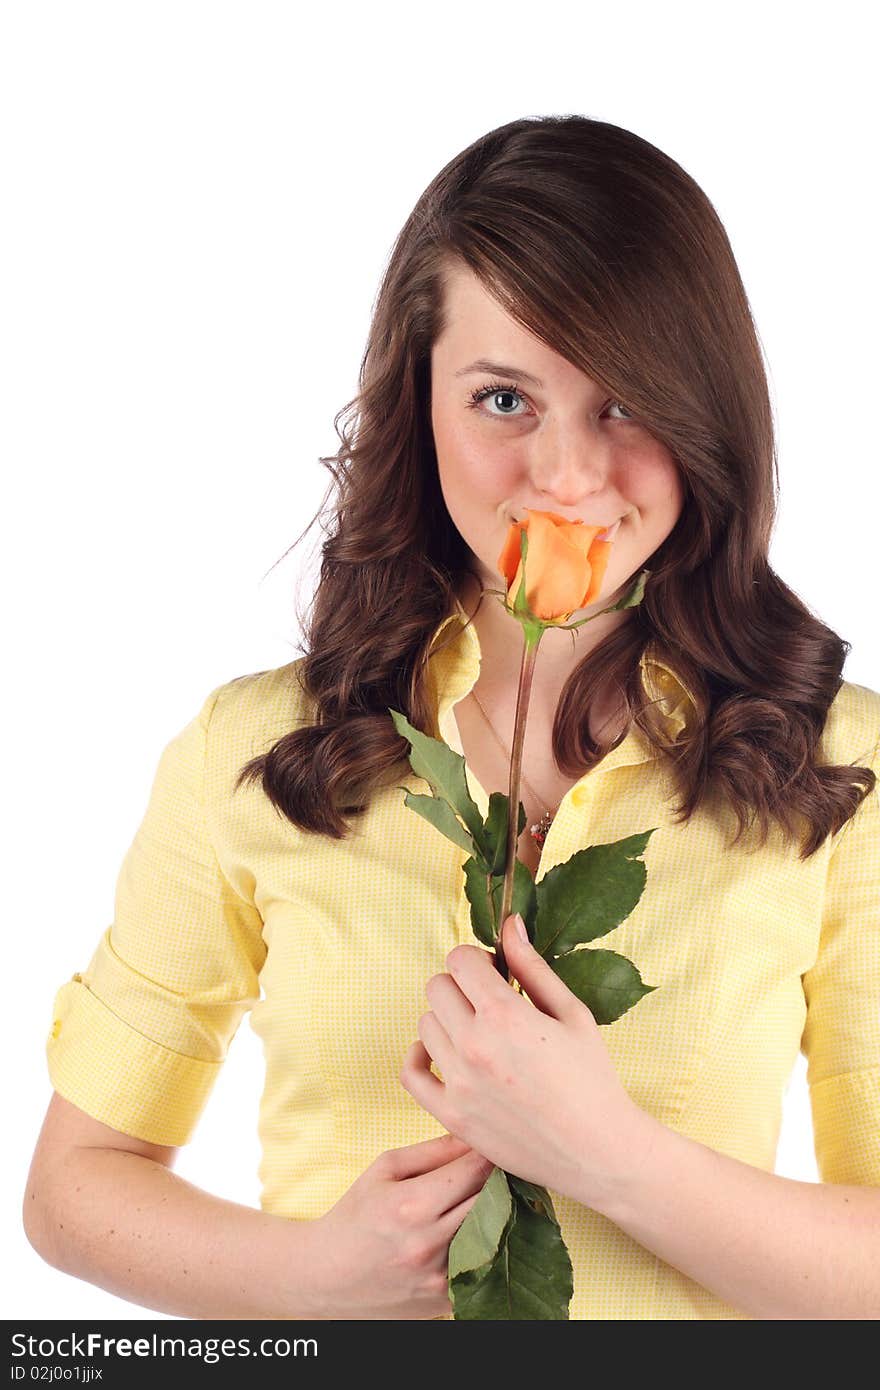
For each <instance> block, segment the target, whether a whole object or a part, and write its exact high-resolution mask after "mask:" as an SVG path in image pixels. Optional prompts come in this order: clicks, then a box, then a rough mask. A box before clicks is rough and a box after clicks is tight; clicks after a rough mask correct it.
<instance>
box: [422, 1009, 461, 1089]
mask: <svg viewBox="0 0 880 1390" xmlns="http://www.w3.org/2000/svg"><path fill="white" fill-rule="evenodd" d="M417 1028H418V1034H419V1037H420V1038H421V1040H422V1042H423V1043H424V1045H425V1050H426V1051H427V1053H428V1055H429V1057H430V1058H431V1061H432V1062H434V1063H435V1065H436V1066H438V1067H439V1068H440V1070H441V1072H442V1073H443V1076H444V1077H445V1076H447V1075H448V1074H449V1068H450V1066H451V1065H452V1063H453V1060H454V1058H455V1048H454V1047H453V1045H452V1041H451V1039H450V1037H449V1034H448V1033H447V1031H446V1029H445V1028H444V1027H443V1024H442V1023H441V1022H440V1020H439V1019H438V1017H437V1015H436V1014H434V1013H428V1014H422V1016H421V1018H420V1019H419V1021H418V1025H417Z"/></svg>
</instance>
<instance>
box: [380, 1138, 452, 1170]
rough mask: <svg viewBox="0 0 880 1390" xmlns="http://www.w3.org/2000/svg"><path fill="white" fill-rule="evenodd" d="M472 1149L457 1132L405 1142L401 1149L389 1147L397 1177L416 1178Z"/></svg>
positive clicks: (390, 1162)
mask: <svg viewBox="0 0 880 1390" xmlns="http://www.w3.org/2000/svg"><path fill="white" fill-rule="evenodd" d="M469 1150H470V1151H471V1152H473V1151H472V1150H471V1146H470V1144H466V1143H465V1141H464V1140H463V1139H459V1138H458V1136H457V1135H455V1134H438V1135H437V1137H436V1139H422V1140H420V1142H419V1143H417V1144H405V1145H404V1146H403V1148H400V1149H388V1150H386V1153H387V1155H388V1159H389V1166H390V1167H391V1168H392V1170H393V1176H394V1177H395V1178H396V1179H403V1178H414V1177H416V1176H418V1174H420V1173H429V1172H431V1171H432V1170H433V1169H434V1168H438V1167H439V1166H440V1165H441V1164H444V1163H450V1162H451V1161H452V1160H453V1159H457V1158H461V1157H462V1155H465V1154H467V1153H468V1151H469Z"/></svg>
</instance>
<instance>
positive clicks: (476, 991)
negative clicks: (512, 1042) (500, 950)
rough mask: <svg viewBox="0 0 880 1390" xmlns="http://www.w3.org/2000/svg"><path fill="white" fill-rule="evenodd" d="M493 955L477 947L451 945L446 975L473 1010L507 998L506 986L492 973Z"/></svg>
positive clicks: (498, 975)
mask: <svg viewBox="0 0 880 1390" xmlns="http://www.w3.org/2000/svg"><path fill="white" fill-rule="evenodd" d="M505 949H506V948H505ZM493 955H494V952H492V951H484V950H483V949H482V947H480V946H469V945H462V946H454V947H453V948H452V950H451V951H450V952H449V954H448V956H447V957H446V966H447V969H448V970H449V973H450V975H451V976H452V978H453V980H454V981H455V983H456V984H457V985H458V988H459V989H460V990H461V992H462V994H463V995H464V996H465V998H466V999H469V1000H470V1002H471V1003H472V1004H473V1006H474V1009H475V1010H478V1009H479V1008H480V1007H481V1006H482V1005H485V1004H487V1003H488V1002H489V1001H490V1000H492V999H495V1000H506V999H507V998H508V997H509V995H510V985H508V984H507V983H506V981H504V980H502V978H501V976H500V974H499V973H498V971H497V970H496V968H495V964H494V960H493Z"/></svg>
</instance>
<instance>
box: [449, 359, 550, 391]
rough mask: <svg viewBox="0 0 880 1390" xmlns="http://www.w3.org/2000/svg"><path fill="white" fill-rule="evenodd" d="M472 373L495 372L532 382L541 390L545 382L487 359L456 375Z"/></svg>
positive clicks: (516, 368) (499, 374)
mask: <svg viewBox="0 0 880 1390" xmlns="http://www.w3.org/2000/svg"><path fill="white" fill-rule="evenodd" d="M470 372H495V373H496V375H498V376H512V377H516V378H518V379H521V380H522V381H530V382H531V383H532V385H533V386H538V387H541V388H543V386H544V383H543V381H540V380H539V379H538V377H536V376H532V374H531V372H524V371H521V370H520V368H519V367H505V366H504V364H503V362H489V361H488V360H487V359H486V358H485V357H479V358H478V359H477V361H476V362H471V363H469V365H468V366H467V367H462V368H460V370H459V371H457V372H456V373H455V375H456V376H468V375H469V373H470Z"/></svg>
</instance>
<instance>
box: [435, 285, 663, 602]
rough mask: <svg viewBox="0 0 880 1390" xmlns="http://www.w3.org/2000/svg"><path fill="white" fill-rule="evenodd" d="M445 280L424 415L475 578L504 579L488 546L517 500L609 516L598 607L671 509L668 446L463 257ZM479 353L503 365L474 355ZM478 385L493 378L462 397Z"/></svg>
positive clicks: (592, 519) (498, 543)
mask: <svg viewBox="0 0 880 1390" xmlns="http://www.w3.org/2000/svg"><path fill="white" fill-rule="evenodd" d="M446 283H447V298H446V308H447V313H448V324H447V327H446V330H445V332H444V333H443V335H442V336H441V337H440V338H439V339H438V340H437V341H436V342H435V344H434V346H433V348H432V351H431V423H432V427H433V432H434V443H435V447H436V452H437V465H438V470H439V476H440V486H441V490H442V492H443V497H444V499H445V501H446V506H447V508H448V510H449V515H450V516H451V517H452V520H453V522H454V524H455V526H456V527H457V529H458V531H459V532H460V534H461V536H462V538H463V539H464V541H465V544H466V545H467V546H468V547H469V549H470V550H471V553H472V554H473V556H474V560H475V562H476V563H475V569H476V571H477V573H478V574H479V576H480V578H481V579H482V582H483V584H484V585H488V586H489V587H496V588H497V587H499V585H501V587H503V583H502V576H501V573H500V571H499V569H498V568H497V562H498V557H499V555H500V553H501V549H502V547H503V545H504V540H505V537H506V535H507V531H508V528H509V526H510V523H511V521H513V520H521V519H523V516H524V512H523V508H526V507H528V508H531V509H532V510H536V511H549V512H556V513H558V514H559V515H561V516H564V517H565V518H566V519H567V520H569V521H583V522H585V523H586V524H587V525H590V526H598V525H601V526H606V527H607V526H611V525H612V524H613V523H614V522H616V521H618V519H619V520H620V526H619V527H618V530H617V532H616V535H615V537H614V542H615V543H614V546H613V548H612V551H611V556H610V559H609V562H608V569H607V571H606V575H605V582H604V584H603V586H602V598H601V599H599V600H597V602H596V604H595V605H592V607H594V608H595V609H598V608H599V607H602V608H604V607H607V605H608V602H609V598H610V597H611V596H612V595H614V594H615V593H616V592H617V591H618V590H621V591H622V590H623V588H624V586H625V585H626V584H627V583H628V581H629V580H630V579H631V578H632V577H633V576H634V575H635V574H637V573H638V571H639V570H640V569H641V568H642V567H643V566H644V564H645V561H646V560H648V558H649V557H650V556H651V555H652V554H653V553H654V551H655V550H656V549H657V547H658V546H659V545H661V543H662V542H663V541H664V540H665V539H666V537H667V536H668V535H669V533H670V532H671V531H672V529H673V527H674V526H675V523H676V521H677V520H678V517H679V515H680V514H681V510H682V506H683V504H684V491H683V485H682V481H681V476H680V473H679V470H678V468H677V466H676V464H675V461H674V459H673V456H672V454H671V453H670V451H669V450H668V449H667V448H666V447H665V445H663V444H660V443H658V441H657V440H656V439H655V438H653V437H652V436H651V435H650V434H649V433H648V431H647V429H645V428H644V427H643V426H642V425H640V424H639V422H638V420H637V419H634V418H630V417H629V416H628V415H627V413H626V409H625V402H620V401H616V400H613V399H611V398H610V397H609V396H608V395H607V394H606V392H605V391H603V390H602V388H601V387H600V386H598V385H597V384H596V383H595V382H593V381H591V380H590V378H589V377H587V376H585V375H584V373H583V372H581V371H580V370H579V368H577V367H575V366H573V365H572V364H571V363H570V362H568V361H567V360H566V359H565V358H563V357H561V356H560V355H559V354H558V353H556V352H554V351H553V350H552V349H551V348H549V347H547V345H546V344H545V343H542V342H541V341H540V340H539V339H538V338H536V337H535V336H534V335H533V334H531V333H530V332H529V331H528V330H527V329H525V328H523V327H522V325H520V324H518V323H516V321H515V320H514V319H512V318H511V317H510V316H509V315H508V314H507V313H506V312H505V310H504V309H502V307H501V306H500V304H498V302H497V301H496V300H494V299H493V298H492V297H491V296H490V295H489V294H488V293H487V292H486V291H485V290H484V288H483V286H482V285H481V284H480V281H479V280H478V279H477V277H476V276H475V275H474V274H473V272H472V271H470V270H469V269H468V268H467V267H466V266H463V265H460V264H458V263H456V264H455V266H454V268H453V269H451V270H450V271H449V272H448V276H447V281H446ZM479 360H482V361H483V362H484V363H485V362H489V363H495V364H499V363H500V364H504V365H502V366H500V367H487V366H485V365H484V366H483V367H476V366H474V365H473V364H474V363H476V362H478V361H479ZM530 377H531V378H536V380H530ZM487 387H494V388H495V389H493V390H490V391H488V393H487V394H486V395H484V396H483V397H482V399H479V398H478V399H476V400H473V399H472V393H475V392H477V393H479V392H480V391H483V390H485V388H487ZM513 388H516V389H515V391H514V390H513ZM621 596H622V594H621ZM583 611H584V612H589V611H590V610H589V609H585V610H583Z"/></svg>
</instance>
